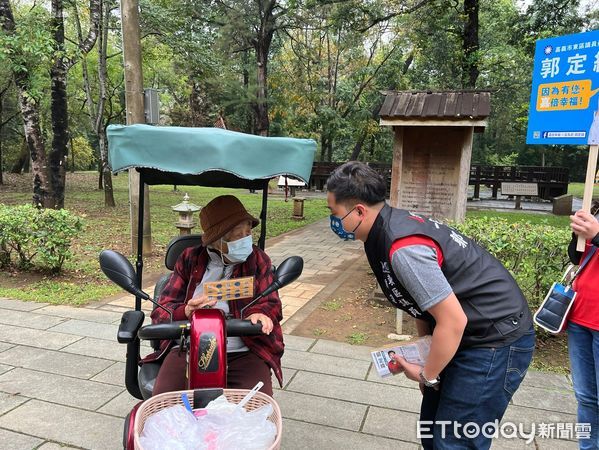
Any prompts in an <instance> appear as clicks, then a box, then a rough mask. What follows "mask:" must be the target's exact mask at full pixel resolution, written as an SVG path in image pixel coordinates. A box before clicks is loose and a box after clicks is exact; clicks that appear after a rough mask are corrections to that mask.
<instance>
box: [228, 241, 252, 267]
mask: <svg viewBox="0 0 599 450" xmlns="http://www.w3.org/2000/svg"><path fill="white" fill-rule="evenodd" d="M223 242H225V243H226V244H227V247H228V249H229V253H221V254H222V255H223V256H224V257H225V258H227V259H228V260H229V261H231V262H232V263H242V262H244V261H245V260H246V259H248V256H250V255H251V254H252V252H253V251H254V250H253V248H252V235H249V236H246V237H244V238H241V239H237V240H236V241H231V242H227V241H225V240H223ZM223 262H224V261H223Z"/></svg>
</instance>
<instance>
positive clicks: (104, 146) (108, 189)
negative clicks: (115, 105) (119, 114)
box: [98, 128, 116, 208]
mask: <svg viewBox="0 0 599 450" xmlns="http://www.w3.org/2000/svg"><path fill="white" fill-rule="evenodd" d="M98 137H99V140H100V155H101V158H100V159H101V160H102V178H103V179H104V206H106V207H110V208H114V207H115V206H116V204H115V202H114V193H113V192H112V175H111V173H110V167H109V166H108V141H107V139H106V129H105V128H102V130H101V131H100V133H99V136H98Z"/></svg>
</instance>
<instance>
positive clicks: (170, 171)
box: [107, 124, 316, 189]
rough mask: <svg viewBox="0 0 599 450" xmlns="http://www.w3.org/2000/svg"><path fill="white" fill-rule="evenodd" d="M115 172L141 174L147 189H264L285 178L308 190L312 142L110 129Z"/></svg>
mask: <svg viewBox="0 0 599 450" xmlns="http://www.w3.org/2000/svg"><path fill="white" fill-rule="evenodd" d="M107 135H108V158H109V162H110V166H111V168H112V170H113V172H115V173H116V172H120V171H123V170H127V169H132V168H135V169H138V170H139V171H140V172H141V173H143V179H144V182H145V183H146V184H176V185H198V186H210V187H231V188H255V189H261V188H263V186H264V182H265V180H268V179H271V178H274V177H278V176H281V175H286V176H290V177H293V178H296V179H298V180H301V181H303V182H305V183H306V184H308V180H309V179H310V173H311V171H312V163H313V161H314V155H315V152H316V142H314V141H313V140H312V139H296V138H286V137H263V136H255V135H251V134H245V133H238V132H235V131H229V130H223V129H221V128H188V127H160V126H152V125H141V124H140V125H128V126H125V125H110V126H109V127H108V129H107Z"/></svg>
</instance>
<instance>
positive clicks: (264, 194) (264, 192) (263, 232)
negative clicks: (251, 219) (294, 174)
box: [258, 180, 270, 250]
mask: <svg viewBox="0 0 599 450" xmlns="http://www.w3.org/2000/svg"><path fill="white" fill-rule="evenodd" d="M269 181H270V180H266V182H265V184H264V187H263V188H262V212H261V213H260V239H258V247H260V248H261V249H262V250H264V246H265V245H266V208H267V205H268V182H269Z"/></svg>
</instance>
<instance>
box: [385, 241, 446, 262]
mask: <svg viewBox="0 0 599 450" xmlns="http://www.w3.org/2000/svg"><path fill="white" fill-rule="evenodd" d="M409 245H426V246H427V247H432V248H433V249H435V251H436V252H437V262H438V263H439V267H441V266H442V265H443V252H442V251H441V247H439V244H437V243H436V242H435V241H433V240H432V239H431V238H429V237H426V236H422V235H416V236H408V237H405V238H401V239H397V240H396V241H394V242H393V245H392V246H391V250H390V251H389V260H392V259H393V253H395V252H396V251H397V250H399V249H400V248H403V247H407V246H409Z"/></svg>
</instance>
